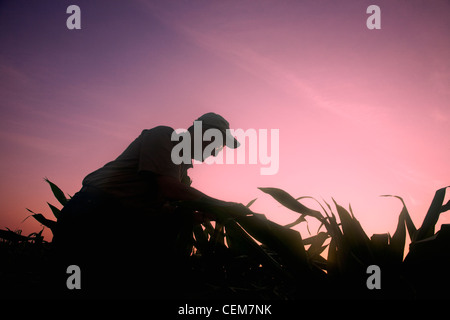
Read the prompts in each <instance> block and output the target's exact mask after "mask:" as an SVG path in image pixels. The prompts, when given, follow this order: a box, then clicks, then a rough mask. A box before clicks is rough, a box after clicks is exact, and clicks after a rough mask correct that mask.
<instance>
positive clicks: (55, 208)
mask: <svg viewBox="0 0 450 320" xmlns="http://www.w3.org/2000/svg"><path fill="white" fill-rule="evenodd" d="M47 204H48V206H49V207H50V209H51V210H52V213H53V215H54V216H55V218H56V219H59V215H60V213H61V210H60V209H58V208H57V207H55V206H54V205H52V204H50V203H48V202H47Z"/></svg>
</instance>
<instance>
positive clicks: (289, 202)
mask: <svg viewBox="0 0 450 320" xmlns="http://www.w3.org/2000/svg"><path fill="white" fill-rule="evenodd" d="M258 189H259V190H261V191H262V192H264V193H267V194H269V195H271V196H272V197H273V198H274V199H275V200H277V201H278V202H279V203H281V204H282V205H283V206H285V207H286V208H288V209H290V210H292V211H295V212H298V213H302V214H305V215H308V216H312V217H314V218H316V219H318V220H320V221H322V220H323V216H322V214H321V213H320V212H319V211H316V210H313V209H310V208H308V207H306V206H305V205H303V204H301V203H300V202H298V201H297V200H296V199H295V198H294V197H293V196H291V195H290V194H289V193H287V192H286V191H284V190H282V189H278V188H258Z"/></svg>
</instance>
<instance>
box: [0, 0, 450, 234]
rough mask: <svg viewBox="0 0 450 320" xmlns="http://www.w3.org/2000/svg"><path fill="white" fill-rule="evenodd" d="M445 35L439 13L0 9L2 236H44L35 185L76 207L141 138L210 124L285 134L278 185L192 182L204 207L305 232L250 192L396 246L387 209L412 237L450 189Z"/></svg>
mask: <svg viewBox="0 0 450 320" xmlns="http://www.w3.org/2000/svg"><path fill="white" fill-rule="evenodd" d="M71 4H76V5H78V6H79V7H80V8H81V27H82V29H81V30H68V29H67V27H66V19H67V18H68V17H69V15H68V14H66V8H67V7H68V6H69V5H71ZM371 4H377V5H378V6H380V8H381V30H368V29H367V27H366V20H367V18H368V16H369V15H368V14H366V9H367V7H368V6H369V5H371ZM449 33H450V3H449V2H448V1H424V0H423V1H417V0H408V1H397V0H396V1H393V0H389V1H380V0H374V1H332V0H330V1H326V0H324V1H256V0H254V1H147V0H141V1H138V0H127V1H117V0H108V1H103V0H102V1H99V0H95V1H92V0H89V1H87V0H71V1H63V0H58V1H56V0H53V1H49V0H39V1H22V0H6V1H1V2H0V84H1V85H0V112H1V118H0V150H1V152H0V161H1V162H0V163H1V167H0V174H1V179H0V195H1V201H0V228H5V227H9V228H11V229H23V230H24V231H23V232H24V233H26V234H28V233H30V232H33V231H39V230H40V228H41V227H40V225H39V224H38V223H37V222H36V221H34V220H33V219H27V220H26V221H25V222H22V220H23V219H24V218H25V217H26V216H28V215H29V213H28V212H27V211H26V210H25V208H26V207H28V208H30V209H32V210H34V211H37V212H43V213H44V214H45V215H47V216H48V217H51V213H50V210H49V209H48V208H47V206H46V201H49V202H51V203H53V204H56V200H54V198H53V196H52V194H51V191H50V188H48V186H47V185H46V183H45V182H44V180H43V178H44V177H48V178H49V179H50V180H52V181H53V182H55V183H56V184H58V185H59V186H60V187H61V188H62V189H63V190H64V191H65V192H67V193H69V194H72V195H73V194H74V193H75V192H77V191H78V190H79V189H80V187H81V181H82V179H83V178H84V176H85V175H87V174H88V173H90V172H91V171H93V170H95V169H97V168H98V167H100V166H102V165H104V164H105V163H106V162H108V161H110V160H113V159H114V158H116V157H117V156H118V155H119V154H120V153H121V152H122V151H123V150H124V149H125V148H126V147H127V145H128V144H129V143H130V142H131V141H132V140H133V139H134V138H135V137H136V136H137V135H139V133H140V132H141V130H142V129H145V128H151V127H154V126H157V125H161V124H164V125H169V126H171V127H173V128H187V127H189V126H190V125H191V123H192V121H193V120H194V119H196V118H197V117H198V116H200V115H201V114H203V113H205V112H209V111H213V112H217V113H219V114H221V115H223V116H224V117H225V118H227V119H228V120H229V122H230V124H231V126H232V127H233V128H242V129H244V130H246V129H249V128H254V129H268V130H270V129H279V130H280V145H279V147H280V168H279V171H278V173H277V174H276V175H273V176H261V175H260V168H261V164H256V165H206V164H202V165H198V166H195V167H194V169H191V170H190V175H191V177H192V179H193V181H194V183H193V186H194V187H196V188H198V189H199V190H201V191H204V192H205V193H207V194H209V195H210V196H213V197H217V198H220V199H223V200H227V201H235V202H242V203H244V204H245V203H247V202H248V201H250V200H251V199H253V198H258V200H257V201H256V202H255V204H254V205H253V206H252V208H253V209H254V211H256V212H260V213H265V214H266V215H267V216H268V217H269V218H270V219H272V220H274V221H276V222H279V223H289V222H292V221H294V220H295V219H296V218H297V215H296V214H294V213H291V212H289V211H287V210H285V209H283V208H282V207H280V206H279V205H278V204H277V203H276V202H275V201H274V200H273V199H271V198H270V196H268V195H266V194H264V193H262V192H260V191H259V190H258V189H257V187H278V188H282V189H284V190H286V191H288V192H289V193H291V194H292V195H293V196H295V197H299V196H305V195H310V196H315V197H317V198H318V199H322V198H323V199H325V200H326V201H330V202H331V198H332V197H333V198H334V199H335V200H336V201H337V202H338V203H339V204H341V205H343V206H344V207H348V205H349V204H351V205H352V208H353V212H354V213H355V216H356V217H357V218H358V219H359V220H360V221H361V224H362V225H363V227H364V228H365V230H366V232H367V233H368V234H369V236H370V235H372V234H373V233H385V232H390V233H391V234H392V233H393V232H394V230H395V226H396V223H397V219H398V215H399V213H400V210H401V203H400V202H399V201H398V200H396V199H393V198H381V197H379V196H380V195H382V194H395V195H399V196H402V197H404V200H405V202H406V204H407V207H408V209H409V211H410V213H411V215H412V219H413V221H414V222H415V223H416V226H417V227H419V226H420V225H421V223H422V220H423V218H424V216H425V214H426V211H427V209H428V206H429V205H430V203H431V200H432V198H433V196H434V193H435V191H436V190H437V189H439V188H441V187H444V186H447V185H450V166H449V159H450V144H449V142H448V141H449V137H450V111H449V110H450V109H449V108H450V93H449V88H450V37H449ZM447 199H448V197H447ZM304 203H305V204H307V205H311V206H314V203H313V202H308V201H305V202H304ZM441 223H450V218H449V216H448V215H445V214H444V215H443V216H442V217H441V219H440V221H439V224H441ZM299 230H300V231H301V232H302V235H303V236H304V237H307V236H308V234H307V233H305V232H306V231H305V230H304V227H301V228H300V229H299ZM311 231H312V232H315V229H314V230H311ZM46 235H47V236H48V237H50V233H48V231H47V233H46ZM47 239H48V240H50V239H49V238H47Z"/></svg>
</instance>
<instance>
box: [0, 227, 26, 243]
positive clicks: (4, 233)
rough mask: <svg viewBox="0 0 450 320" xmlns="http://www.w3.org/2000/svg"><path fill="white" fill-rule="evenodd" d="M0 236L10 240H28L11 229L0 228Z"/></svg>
mask: <svg viewBox="0 0 450 320" xmlns="http://www.w3.org/2000/svg"><path fill="white" fill-rule="evenodd" d="M0 238H2V239H5V240H9V241H12V242H19V241H28V237H25V236H22V235H21V234H18V233H16V232H14V231H11V230H1V229H0Z"/></svg>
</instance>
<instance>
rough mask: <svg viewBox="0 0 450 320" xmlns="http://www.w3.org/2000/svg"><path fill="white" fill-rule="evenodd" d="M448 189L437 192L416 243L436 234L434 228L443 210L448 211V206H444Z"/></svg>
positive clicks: (416, 237)
mask: <svg viewBox="0 0 450 320" xmlns="http://www.w3.org/2000/svg"><path fill="white" fill-rule="evenodd" d="M447 188H448V187H445V188H441V189H439V190H437V191H436V193H435V195H434V198H433V201H432V202H431V205H430V208H429V209H428V212H427V215H426V216H425V219H424V220H423V223H422V226H421V227H420V228H419V230H417V233H416V236H415V238H414V241H420V240H423V239H425V238H428V237H431V236H433V234H434V227H435V226H436V223H437V221H438V219H439V215H440V214H441V212H442V210H443V208H444V209H446V206H447V205H445V206H443V203H444V198H445V191H446V189H447Z"/></svg>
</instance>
